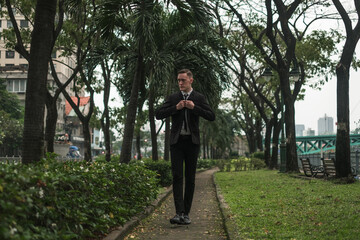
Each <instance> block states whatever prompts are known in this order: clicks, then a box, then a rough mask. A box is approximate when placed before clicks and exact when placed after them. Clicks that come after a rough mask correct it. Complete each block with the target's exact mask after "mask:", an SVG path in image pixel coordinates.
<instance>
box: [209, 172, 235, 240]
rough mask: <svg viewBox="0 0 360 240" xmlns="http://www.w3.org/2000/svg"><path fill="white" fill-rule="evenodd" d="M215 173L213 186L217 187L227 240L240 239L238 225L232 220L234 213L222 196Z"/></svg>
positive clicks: (217, 196)
mask: <svg viewBox="0 0 360 240" xmlns="http://www.w3.org/2000/svg"><path fill="white" fill-rule="evenodd" d="M215 173H216V172H214V173H213V175H212V180H213V184H214V186H215V190H216V198H217V200H218V203H219V207H220V212H221V216H222V219H223V224H224V230H225V233H226V236H227V239H228V240H233V239H239V237H238V234H237V231H236V225H235V224H234V221H233V220H232V218H233V217H232V213H231V211H230V209H229V205H228V204H227V203H226V201H225V199H224V197H223V195H222V194H221V190H220V188H219V186H218V185H217V184H216V182H215Z"/></svg>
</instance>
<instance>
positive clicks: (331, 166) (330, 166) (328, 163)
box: [321, 158, 336, 177]
mask: <svg viewBox="0 0 360 240" xmlns="http://www.w3.org/2000/svg"><path fill="white" fill-rule="evenodd" d="M321 161H322V163H323V166H324V173H325V176H326V177H335V176H336V169H335V159H334V158H321Z"/></svg>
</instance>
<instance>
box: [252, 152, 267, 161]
mask: <svg viewBox="0 0 360 240" xmlns="http://www.w3.org/2000/svg"><path fill="white" fill-rule="evenodd" d="M251 158H259V159H263V160H265V154H264V152H254V153H253V154H251Z"/></svg>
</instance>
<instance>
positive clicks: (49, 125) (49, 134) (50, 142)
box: [45, 93, 58, 152]
mask: <svg viewBox="0 0 360 240" xmlns="http://www.w3.org/2000/svg"><path fill="white" fill-rule="evenodd" d="M56 102H57V101H56V99H52V97H51V96H50V93H48V96H47V100H46V110H47V112H46V127H45V152H54V138H55V132H56V122H57V118H58V111H57V107H56Z"/></svg>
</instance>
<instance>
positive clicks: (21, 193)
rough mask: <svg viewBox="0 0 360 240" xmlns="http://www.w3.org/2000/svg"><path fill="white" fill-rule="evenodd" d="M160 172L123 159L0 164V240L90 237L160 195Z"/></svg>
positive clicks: (117, 222)
mask: <svg viewBox="0 0 360 240" xmlns="http://www.w3.org/2000/svg"><path fill="white" fill-rule="evenodd" d="M157 191H158V187H157V180H156V176H155V173H154V172H153V171H150V170H148V169H145V168H144V167H142V166H139V165H127V164H119V162H118V161H111V162H105V161H95V162H93V163H88V162H85V161H82V162H74V161H67V162H57V161H54V160H47V161H42V162H41V163H37V164H29V165H22V164H5V163H1V164H0V219H1V221H0V239H85V238H89V237H94V235H101V234H103V233H105V232H107V231H108V230H109V228H111V227H113V226H117V225H120V224H124V223H125V222H126V221H127V220H129V219H130V218H131V217H132V216H133V215H134V214H136V213H138V212H140V211H141V210H142V209H143V208H144V207H145V206H147V205H149V204H150V203H151V201H152V200H153V199H155V198H156V195H157Z"/></svg>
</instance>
